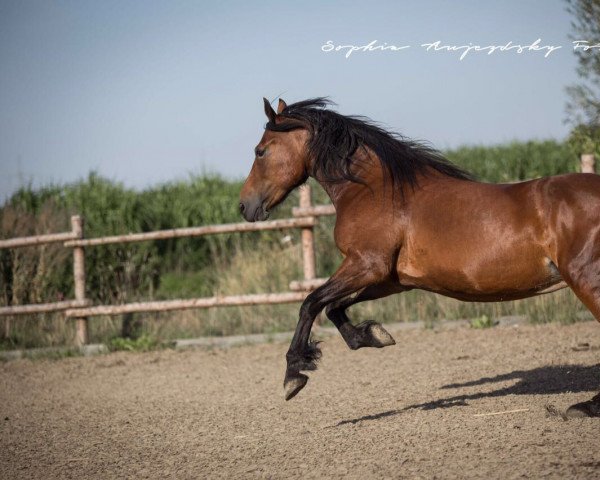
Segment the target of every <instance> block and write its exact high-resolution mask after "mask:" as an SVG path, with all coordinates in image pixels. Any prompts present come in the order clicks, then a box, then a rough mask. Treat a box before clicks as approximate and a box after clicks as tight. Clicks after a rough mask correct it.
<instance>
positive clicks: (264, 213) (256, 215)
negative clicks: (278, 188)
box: [240, 198, 269, 222]
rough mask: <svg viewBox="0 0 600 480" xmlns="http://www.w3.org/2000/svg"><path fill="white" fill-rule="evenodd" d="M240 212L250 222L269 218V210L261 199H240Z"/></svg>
mask: <svg viewBox="0 0 600 480" xmlns="http://www.w3.org/2000/svg"><path fill="white" fill-rule="evenodd" d="M240 212H241V214H242V215H243V216H244V218H245V219H246V220H247V221H248V222H257V221H263V220H266V219H267V218H269V211H268V210H267V209H266V208H265V205H264V202H263V201H261V200H260V199H258V198H257V199H252V200H242V201H240Z"/></svg>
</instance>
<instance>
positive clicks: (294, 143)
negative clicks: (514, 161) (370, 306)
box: [240, 98, 600, 400]
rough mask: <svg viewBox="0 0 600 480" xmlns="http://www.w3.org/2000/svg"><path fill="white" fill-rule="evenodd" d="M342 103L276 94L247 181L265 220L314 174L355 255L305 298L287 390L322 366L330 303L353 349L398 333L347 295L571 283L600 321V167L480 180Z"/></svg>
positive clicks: (244, 195) (464, 294)
mask: <svg viewBox="0 0 600 480" xmlns="http://www.w3.org/2000/svg"><path fill="white" fill-rule="evenodd" d="M330 104H331V102H329V101H328V100H327V99H326V98H315V99H310V100H305V101H301V102H297V103H294V104H291V105H287V104H286V103H285V102H284V101H283V100H279V105H278V108H277V112H275V110H274V109H273V108H272V107H271V104H270V103H269V102H268V101H267V100H266V99H264V108H265V113H266V115H267V119H268V122H267V124H266V126H265V131H264V134H263V136H262V138H261V140H260V142H259V143H258V145H257V146H256V148H255V149H254V154H255V159H254V163H253V165H252V169H251V171H250V174H249V175H248V178H247V179H246V181H245V183H244V185H243V187H242V190H241V194H240V211H241V213H242V215H243V216H244V218H245V219H246V220H248V221H250V222H254V221H257V220H266V219H267V218H268V216H269V211H270V210H271V209H272V208H273V207H275V206H276V205H278V204H279V203H281V202H282V201H283V200H284V199H285V198H286V196H287V195H288V194H289V193H290V192H291V191H292V190H293V189H295V188H296V187H298V186H299V185H301V184H302V183H304V182H305V181H306V180H307V179H308V177H309V176H310V177H314V178H315V179H316V180H317V181H318V182H319V183H320V184H321V186H322V187H323V188H324V190H325V191H326V192H327V194H328V195H329V197H330V198H331V201H332V202H333V205H334V206H335V210H336V215H337V218H336V224H335V230H334V237H335V243H336V245H337V247H338V248H339V250H340V251H341V253H342V254H343V256H344V260H343V262H342V264H341V266H340V267H339V269H338V270H337V271H336V272H335V273H334V274H333V275H332V276H331V278H330V279H329V280H328V281H327V282H326V283H325V284H324V285H322V286H321V287H319V288H317V289H316V290H314V291H313V292H311V293H310V294H309V295H308V296H307V297H306V299H305V300H304V302H303V303H302V306H301V308H300V318H299V321H298V325H297V327H296V330H295V333H294V336H293V339H292V341H291V345H290V347H289V351H288V352H287V355H286V359H287V369H286V372H285V379H284V390H285V398H286V400H289V399H291V398H292V397H294V396H295V395H296V394H297V393H298V392H299V391H300V390H301V389H302V388H304V386H305V385H306V383H307V381H308V377H307V376H306V375H305V374H304V373H302V372H303V371H310V370H315V369H316V363H317V360H318V359H319V357H320V355H321V353H320V350H319V348H318V346H317V344H316V342H313V341H312V340H311V339H310V331H311V328H312V325H313V322H314V320H315V317H316V316H317V315H318V314H319V313H320V312H321V310H323V309H324V308H326V313H327V316H328V318H329V319H330V320H331V321H332V322H333V323H334V325H335V326H336V327H337V329H338V330H339V332H340V334H341V336H342V337H343V339H344V340H345V341H346V343H347V344H348V346H349V347H350V348H351V349H358V348H361V347H378V348H381V347H385V346H388V345H393V344H394V343H395V342H394V339H393V338H392V337H391V335H390V334H389V333H388V332H387V331H386V330H385V329H384V328H383V327H382V326H381V325H380V324H379V323H376V322H374V321H367V322H363V323H361V324H359V325H356V326H354V325H352V323H351V322H350V319H349V318H348V316H347V314H346V309H348V307H350V306H351V305H354V304H356V303H358V302H364V301H367V300H374V299H377V298H382V297H385V296H388V295H391V294H394V293H400V292H406V291H408V290H411V289H415V288H417V289H423V290H428V291H431V292H435V293H438V294H442V295H446V296H449V297H453V298H457V299H460V300H464V301H478V302H481V301H485V302H495V301H503V300H514V299H521V298H526V297H531V296H534V295H540V294H543V293H549V292H553V291H555V290H558V289H561V288H565V287H570V288H571V289H572V290H573V291H574V292H575V294H576V295H577V297H579V299H580V300H581V301H582V302H583V303H584V304H585V305H586V306H587V308H588V309H589V310H590V311H591V312H592V313H593V315H594V316H595V317H596V319H598V320H600V176H598V175H594V174H579V173H575V174H567V175H559V176H553V177H548V178H541V179H537V180H531V181H526V182H521V183H514V184H489V183H482V182H478V181H476V180H474V179H473V178H472V176H471V175H470V174H468V173H467V172H465V171H463V170H461V169H460V168H458V167H457V166H454V165H453V164H451V163H450V162H449V161H447V160H446V159H445V158H444V157H443V156H442V155H441V154H440V153H439V152H438V151H436V150H434V149H432V148H430V147H428V146H425V145H424V144H422V143H420V142H415V141H411V140H408V139H406V138H404V137H402V136H400V135H398V134H395V133H392V132H389V131H387V130H386V129H384V128H382V127H381V126H379V125H378V124H376V123H374V122H372V121H371V120H369V119H367V118H365V117H356V116H344V115H341V114H339V113H337V112H335V111H333V110H332V109H331V108H330Z"/></svg>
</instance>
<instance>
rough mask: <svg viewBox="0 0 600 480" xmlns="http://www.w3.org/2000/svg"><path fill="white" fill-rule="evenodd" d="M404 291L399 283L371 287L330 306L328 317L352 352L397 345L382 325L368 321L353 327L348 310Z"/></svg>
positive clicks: (327, 310) (327, 311)
mask: <svg viewBox="0 0 600 480" xmlns="http://www.w3.org/2000/svg"><path fill="white" fill-rule="evenodd" d="M403 290H405V289H403V288H401V287H400V286H399V285H398V284H397V283H387V282H385V283H378V284H376V285H370V286H368V287H366V288H364V289H363V290H361V291H360V292H358V293H357V294H356V295H355V296H348V297H346V298H344V299H342V300H339V301H337V302H334V303H331V304H329V305H328V306H327V309H326V313H327V317H328V318H329V320H331V321H332V322H333V324H334V325H335V326H336V328H337V329H338V330H339V332H340V334H341V335H342V338H343V339H344V341H345V342H346V344H347V345H348V346H349V347H350V348H351V349H352V350H357V349H359V348H362V347H376V348H382V347H387V346H388V345H395V343H396V342H395V341H394V339H393V338H392V336H391V335H390V334H389V333H388V332H387V331H386V330H385V328H383V327H382V326H381V324H379V323H377V322H375V321H374V320H367V321H365V322H362V323H359V324H358V325H352V323H351V322H350V319H349V318H348V315H347V314H346V310H347V309H348V308H350V307H351V306H352V305H356V304H357V303H360V302H367V301H369V300H377V299H378V298H383V297H387V296H388V295H392V294H394V293H399V292H401V291H403Z"/></svg>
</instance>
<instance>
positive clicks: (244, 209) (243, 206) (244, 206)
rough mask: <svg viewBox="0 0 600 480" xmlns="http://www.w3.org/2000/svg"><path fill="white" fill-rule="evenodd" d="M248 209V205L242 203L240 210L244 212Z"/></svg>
mask: <svg viewBox="0 0 600 480" xmlns="http://www.w3.org/2000/svg"><path fill="white" fill-rule="evenodd" d="M245 211H246V205H244V204H243V203H240V212H241V213H244V212H245Z"/></svg>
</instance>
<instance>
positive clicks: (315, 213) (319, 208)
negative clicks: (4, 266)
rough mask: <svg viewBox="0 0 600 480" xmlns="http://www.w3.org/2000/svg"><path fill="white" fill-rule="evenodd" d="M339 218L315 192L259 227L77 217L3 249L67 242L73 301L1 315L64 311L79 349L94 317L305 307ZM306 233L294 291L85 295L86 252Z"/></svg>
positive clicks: (590, 167) (584, 162) (589, 162)
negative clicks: (323, 246) (325, 231)
mask: <svg viewBox="0 0 600 480" xmlns="http://www.w3.org/2000/svg"><path fill="white" fill-rule="evenodd" d="M594 163H595V158H594V155H582V156H581V171H582V172H584V173H594V172H595V165H594ZM324 215H335V209H334V207H333V205H314V206H313V205H312V202H311V191H310V187H309V186H308V185H306V186H305V187H303V188H301V189H300V205H299V207H294V208H293V209H292V216H293V218H287V219H282V220H272V221H265V222H255V223H230V224H222V225H206V226H202V227H190V228H175V229H172V230H159V231H153V232H144V233H132V234H127V235H116V236H110V237H99V238H85V236H84V226H83V219H82V218H81V217H80V216H78V215H75V216H73V217H71V231H70V232H63V233H52V234H47V235H36V236H31V237H22V238H11V239H7V240H0V249H2V248H19V247H27V246H35V245H44V244H49V243H62V244H63V245H64V246H65V247H68V248H72V249H73V278H74V285H75V288H74V290H75V291H74V294H75V298H74V299H73V300H66V301H61V302H53V303H40V304H33V305H14V306H7V307H0V316H7V315H27V314H35V313H48V312H60V311H62V312H64V313H65V317H66V318H73V319H75V325H76V338H75V344H76V345H78V346H81V345H85V344H86V343H87V342H88V317H91V316H95V315H121V314H125V313H136V312H165V311H169V310H185V309H193V308H210V307H223V306H247V305H265V304H280V303H293V302H300V301H302V300H304V298H306V295H308V293H309V292H310V291H311V290H313V289H314V288H316V287H318V286H319V285H322V284H323V283H324V282H325V281H326V279H324V278H316V268H315V248H314V227H315V225H316V222H317V217H319V216H324ZM290 228H300V229H301V236H302V262H303V267H304V278H303V280H299V281H293V282H291V283H290V286H289V289H290V291H289V292H278V293H259V294H251V295H227V296H213V297H204V298H192V299H178V300H165V301H153V302H136V303H126V304H122V305H92V304H91V301H90V300H88V299H87V298H86V296H85V248H89V247H94V246H97V245H108V244H114V243H132V242H144V241H148V240H163V239H168V238H182V237H199V236H204V235H215V234H221V233H233V232H256V231H262V230H284V229H290Z"/></svg>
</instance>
